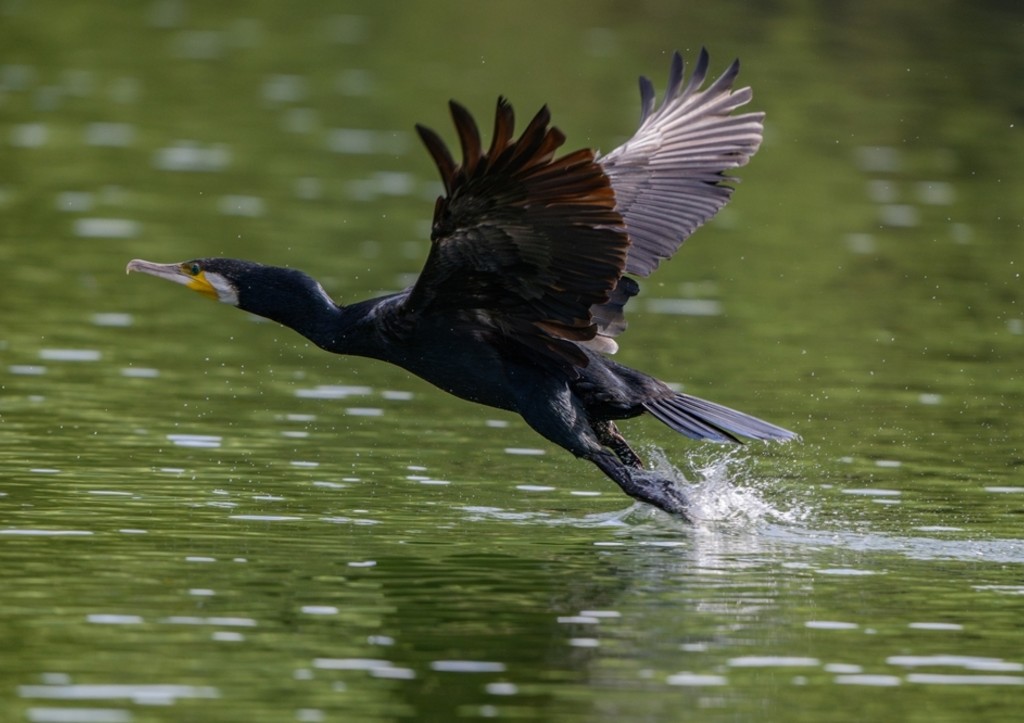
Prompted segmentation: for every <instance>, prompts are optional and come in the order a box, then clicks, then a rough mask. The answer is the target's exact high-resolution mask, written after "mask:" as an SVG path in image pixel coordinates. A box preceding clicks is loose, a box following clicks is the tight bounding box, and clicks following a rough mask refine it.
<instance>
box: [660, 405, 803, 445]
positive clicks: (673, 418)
mask: <svg viewBox="0 0 1024 723" xmlns="http://www.w3.org/2000/svg"><path fill="white" fill-rule="evenodd" d="M643 406H644V409H646V410H647V411H648V412H650V413H651V415H653V416H654V418H655V419H657V420H658V421H659V422H661V423H663V424H665V425H667V426H668V427H671V428H672V429H674V430H675V431H677V432H679V433H680V434H685V435H686V436H687V437H690V438H691V439H708V440H711V441H713V442H739V441H740V440H739V437H749V438H750V439H775V440H779V441H788V440H791V439H797V435H796V434H795V433H794V432H790V431H789V430H788V429H783V428H782V427H776V426H775V425H774V424H770V423H769V422H766V421H764V420H763V419H758V418H757V417H752V416H750V415H749V414H744V413H743V412H737V411H736V410H735V409H730V408H729V407H723V406H722V405H721V404H715V403H714V402H709V401H707V400H706V399H700V398H699V397H691V396H690V395H689V394H676V395H675V396H672V397H667V398H664V399H655V400H654V401H651V402H644V405H643Z"/></svg>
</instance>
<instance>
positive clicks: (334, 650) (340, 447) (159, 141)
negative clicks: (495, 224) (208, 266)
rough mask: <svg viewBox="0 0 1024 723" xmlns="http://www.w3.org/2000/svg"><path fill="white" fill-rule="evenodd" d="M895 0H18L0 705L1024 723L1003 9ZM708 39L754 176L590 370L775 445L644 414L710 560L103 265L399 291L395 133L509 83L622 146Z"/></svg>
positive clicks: (434, 407)
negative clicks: (739, 85) (762, 131)
mask: <svg viewBox="0 0 1024 723" xmlns="http://www.w3.org/2000/svg"><path fill="white" fill-rule="evenodd" d="M890 5H891V4H890V3H883V2H863V3H841V4H840V3H830V4H822V5H821V6H820V7H817V8H816V7H815V6H814V5H810V4H806V3H796V2H790V3H772V4H765V3H756V4H753V3H752V4H740V3H709V4H707V5H706V6H702V7H698V6H697V5H696V4H694V3H685V4H684V3H675V2H664V3H659V2H644V3H632V4H621V3H594V2H588V3H583V2H566V3H559V4H555V3H543V4H542V3H533V2H527V3H515V4H511V3H506V4H501V5H499V4H488V3H474V4H469V3H467V4H460V3H436V2H434V3H429V4H428V3H421V4H415V5H414V4H411V3H410V4H397V3H395V4H384V3H328V2H306V3H301V4H295V3H269V2H262V3H261V2H257V3H245V4H242V3H216V4H214V3H184V2H181V3H179V2H172V1H168V0H163V1H157V2H146V3H114V2H91V3H60V2H53V1H51V2H24V1H18V0H0V269H2V271H0V282H2V291H0V568H2V570H3V573H2V574H3V577H2V581H3V582H2V585H0V719H2V720H4V721H7V720H11V721H33V722H43V723H56V722H64V723H67V722H68V721H71V722H82V721H86V722H89V723H97V722H99V723H120V722H123V721H139V722H144V721H350V720H352V721H355V720H358V721H389V720H438V721H447V720H453V719H476V718H497V719H507V720H558V721H641V720H642V721H676V720H680V721H682V720H685V721H797V722H803V721H807V722H808V723H810V722H812V721H878V720H899V721H929V722H943V723H944V722H947V721H948V722H950V723H952V722H954V721H963V720H979V721H980V720H984V721H1004V720H1015V719H1017V718H1018V717H1019V715H1020V713H1019V711H1020V710H1021V706H1022V705H1024V652H1022V651H1024V626H1022V624H1021V620H1022V619H1024V535H1022V533H1021V527H1022V522H1024V478H1022V472H1021V470H1022V464H1024V453H1022V443H1021V439H1022V436H1021V429H1024V412H1022V408H1024V382H1022V378H1021V375H1022V363H1024V354H1022V352H1024V308H1022V300H1024V294H1022V280H1021V271H1022V266H1024V253H1022V248H1024V247H1022V241H1024V235H1022V228H1021V225H1022V222H1024V202H1022V200H1021V199H1022V198H1024V174H1022V172H1021V170H1020V167H1021V161H1022V159H1024V153H1022V151H1024V143H1022V141H1021V118H1022V116H1024V86H1022V85H1021V83H1020V78H1021V77H1024V60H1022V58H1024V56H1022V55H1021V53H1020V38H1021V35H1020V32H1021V27H1022V26H1024V15H1022V14H1021V12H1020V11H1019V10H1018V9H1016V7H1015V6H1013V5H1011V4H1007V3H996V2H989V3H973V4H971V7H968V6H967V4H966V3H941V2H940V3H935V2H927V3H926V2H910V3H902V4H900V8H899V9H896V8H892V7H890ZM701 45H707V46H708V48H709V50H710V52H711V55H712V66H713V69H714V70H716V71H717V70H721V69H723V68H724V67H725V66H726V64H727V63H728V61H729V60H731V59H732V58H733V57H734V56H740V57H741V58H742V60H743V63H744V66H743V71H742V75H741V78H742V79H743V80H744V81H745V82H747V83H749V84H751V85H752V86H753V87H754V91H755V103H754V104H755V106H756V107H757V108H760V109H763V110H765V111H767V113H768V121H767V124H768V125H767V132H766V139H765V143H764V146H763V148H762V150H761V151H760V153H759V154H758V155H757V157H756V158H755V159H754V161H753V163H752V164H751V166H750V167H749V168H747V169H744V170H743V172H742V174H741V175H742V178H743V183H742V184H741V186H740V187H739V189H738V191H737V193H736V196H735V198H734V201H733V203H732V204H731V205H730V206H729V207H728V208H727V209H726V211H725V212H724V213H723V214H721V216H720V217H719V218H718V219H717V220H716V221H715V222H714V223H712V224H711V225H709V226H708V227H706V228H704V229H703V230H701V231H700V232H699V233H698V234H697V235H696V236H695V237H694V238H693V239H692V240H691V241H689V242H688V243H687V244H686V246H685V247H684V249H683V250H682V252H681V253H680V255H679V257H678V258H677V259H676V260H674V261H673V262H672V263H670V264H666V265H664V267H663V268H662V269H660V270H659V271H658V273H657V274H656V275H655V276H653V277H652V278H651V279H650V280H648V281H647V282H645V283H644V285H643V291H642V295H641V296H640V297H639V298H637V299H635V300H634V301H633V302H631V304H630V306H631V309H630V319H631V327H630V330H629V332H628V333H627V334H626V335H624V336H623V337H621V342H622V350H621V352H620V354H619V358H620V359H621V360H622V361H624V362H625V363H627V364H630V365H634V366H638V367H640V368H643V369H644V370H646V371H648V372H651V373H653V374H655V375H657V376H659V377H661V378H663V379H665V380H666V381H671V382H676V383H680V384H683V385H685V388H686V389H687V390H688V391H692V392H693V393H695V394H699V395H701V396H706V397H708V398H711V399H714V400H716V401H719V402H722V403H725V404H729V405H732V406H737V407H739V408H741V409H743V410H745V411H749V412H751V413H754V414H757V415H759V416H763V417H765V418H767V419H770V420H771V421H773V422H776V423H778V424H781V425H783V426H786V427H789V428H792V429H794V430H796V431H797V432H799V433H800V434H801V435H802V437H803V441H802V442H801V443H799V444H792V445H788V446H781V447H780V446H774V447H766V446H762V445H756V444H755V445H749V446H747V447H744V448H741V449H725V448H722V447H716V446H712V445H699V444H694V443H691V442H689V441H687V440H684V439H681V438H678V437H676V436H674V435H673V434H672V433H671V432H669V431H668V430H666V429H664V428H662V427H661V426H660V425H658V424H657V423H655V422H654V421H650V420H635V421H632V422H629V423H627V424H625V425H624V429H625V431H626V433H627V435H628V436H629V437H630V438H631V439H632V440H634V441H635V442H636V443H637V444H638V446H639V447H641V448H642V449H643V450H644V452H645V454H647V455H648V456H649V458H651V460H652V463H654V464H657V465H659V466H660V467H661V468H662V469H663V470H666V471H668V470H669V469H670V468H675V469H676V470H677V472H678V474H679V475H680V477H681V478H685V480H686V482H685V483H686V484H688V485H690V486H691V489H692V493H693V495H694V497H695V499H696V504H697V508H696V509H697V511H698V513H699V514H700V516H701V517H702V518H703V519H702V521H700V522H698V523H697V524H696V525H694V526H692V527H691V526H686V525H683V524H681V523H679V522H677V521H674V520H671V519H669V518H667V517H665V516H663V515H661V514H657V513H654V512H653V511H651V510H649V509H645V508H640V507H631V506H630V504H629V500H628V499H627V498H625V497H624V496H622V495H621V493H620V492H619V491H618V490H617V489H616V488H614V486H613V485H612V484H611V483H610V482H609V481H607V480H606V479H604V478H603V476H602V475H601V474H600V473H599V472H598V471H597V470H595V469H593V468H591V467H590V466H589V465H587V464H585V463H582V462H577V461H576V460H573V459H572V458H571V457H570V456H568V455H567V454H565V453H564V452H562V451H561V450H558V449H556V448H553V447H551V446H550V445H548V444H547V443H546V442H544V440H542V439H540V438H538V437H537V436H536V435H534V434H533V433H532V432H531V431H530V430H529V429H527V428H526V426H525V425H524V424H523V423H522V422H521V421H520V420H518V418H515V417H513V416H510V415H507V414H505V413H502V412H498V411H495V410H488V409H485V408H482V407H474V406H472V405H469V404H467V403H464V402H461V401H459V400H456V399H453V398H449V397H446V396H444V395H443V394H441V393H440V392H437V391H436V390H434V389H432V388H430V387H428V386H426V385H425V384H423V383H422V382H420V381H419V380H417V379H414V378H411V377H409V376H408V375H407V374H405V373H404V372H402V371H400V370H398V369H394V368H390V367H387V366H385V365H382V364H377V363H373V362H370V361H367V360H360V359H347V358H340V357H331V356H330V355H327V354H324V353H322V352H320V351H319V350H317V349H314V348H311V347H310V346H309V345H308V344H306V343H305V342H304V341H303V340H302V339H301V338H299V337H298V336H296V335H295V334H293V333H292V332H290V331H288V330H285V329H281V328H279V327H277V326H276V325H274V324H270V323H253V320H252V319H250V318H248V317H247V316H246V315H244V314H242V313H240V312H238V311H236V310H233V309H230V308H227V307H224V306H219V305H214V304H211V303H209V302H207V301H205V300H203V299H202V298H200V297H198V296H196V295H194V294H190V293H188V292H186V291H185V290H184V289H182V288H181V287H177V286H172V285H171V284H166V283H163V282H160V281H158V280H156V279H152V278H148V277H141V276H135V275H133V276H132V277H125V275H124V273H123V269H124V265H125V263H126V262H127V261H128V260H129V259H131V258H134V257H142V258H149V259H153V260H156V261H177V260H182V259H186V258H191V257H196V256H209V255H230V256H240V257H246V258H251V259H255V260H261V261H264V262H267V263H274V264H283V265H290V266H294V267H298V268H303V269H305V270H307V271H309V272H311V273H313V274H314V275H316V276H317V277H318V278H319V279H320V280H321V281H322V282H323V283H324V285H325V287H326V288H327V289H328V290H329V291H330V293H331V294H332V295H334V296H335V297H336V298H338V299H339V300H342V301H351V300H354V299H359V298H363V297H365V296H368V295H372V294H376V293H380V292H382V291H386V290H393V289H397V288H400V287H401V286H403V285H405V284H407V283H408V282H409V280H410V278H412V275H414V274H415V273H416V272H417V271H418V269H419V266H420V264H421V262H422V259H423V257H424V255H425V252H426V241H425V239H426V236H427V232H428V228H429V226H428V224H429V219H430V211H431V209H432V203H433V198H434V196H435V195H436V194H437V192H438V185H437V182H436V178H435V171H434V169H433V168H432V165H431V163H430V160H429V158H428V156H427V154H426V153H425V152H424V151H422V149H420V148H419V146H418V143H417V142H416V140H415V137H414V135H413V133H412V132H411V129H412V126H413V124H414V123H415V122H424V123H427V124H428V125H431V126H433V127H435V128H437V129H438V130H440V131H442V132H443V133H444V135H445V136H446V137H448V138H451V133H450V130H449V129H450V125H449V121H448V119H447V117H446V101H447V99H448V98H450V97H457V98H458V99H460V100H461V101H462V102H463V103H465V104H467V105H468V106H469V107H470V108H471V109H473V110H474V111H475V112H476V113H477V114H478V116H479V117H481V118H482V119H483V118H486V116H487V115H488V114H489V112H490V109H491V108H492V105H493V103H494V99H495V97H496V96H497V95H498V94H499V93H502V94H505V95H507V96H508V97H509V98H510V99H511V100H512V102H513V103H514V104H515V105H516V107H517V109H518V110H519V114H520V116H521V117H523V116H527V115H529V114H530V113H531V112H532V111H533V110H534V109H535V108H536V107H538V106H540V105H541V104H543V103H549V104H550V106H551V108H552V112H553V115H554V118H555V121H556V123H557V124H558V125H559V126H560V127H561V128H562V129H563V130H564V131H565V132H566V133H567V135H568V136H569V139H570V140H569V143H568V146H569V147H574V146H584V145H587V146H597V147H600V148H603V149H605V150H608V149H610V148H612V147H614V145H615V144H616V143H618V142H619V141H621V140H622V139H623V138H624V137H626V136H627V135H628V134H629V133H631V132H632V130H633V128H634V124H635V122H636V118H637V114H638V101H637V98H636V90H635V76H636V75H637V74H639V73H645V74H648V75H650V76H651V77H652V78H653V79H654V80H655V82H656V84H657V85H658V86H659V87H663V85H664V78H665V73H666V71H667V63H668V60H667V57H668V55H667V54H668V53H669V52H670V51H671V50H673V49H676V48H679V49H680V50H683V51H684V52H685V53H686V54H687V56H688V57H693V55H694V54H695V53H696V51H697V49H698V48H699V47H700V46H701ZM481 125H483V126H484V127H486V126H487V125H489V124H488V122H487V121H486V120H482V121H481Z"/></svg>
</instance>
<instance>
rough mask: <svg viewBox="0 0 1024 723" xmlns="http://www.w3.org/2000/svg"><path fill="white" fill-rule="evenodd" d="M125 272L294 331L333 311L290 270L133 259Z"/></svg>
mask: <svg viewBox="0 0 1024 723" xmlns="http://www.w3.org/2000/svg"><path fill="white" fill-rule="evenodd" d="M126 271H127V272H129V273H130V272H132V271H138V272H140V273H143V274H149V275H151V276H156V277H158V278H161V279H167V280H168V281H173V282H175V283H177V284H183V285H184V286H187V287H188V288H190V289H192V290H193V291H198V292H199V293H200V294H202V295H203V296H206V297H208V298H211V299H214V300H216V301H220V302H223V303H225V304H231V305H232V306H237V307H238V308H239V309H243V310H245V311H248V312H250V313H253V314H257V315H259V316H264V317H267V318H268V319H273V320H275V321H279V322H281V323H283V324H285V325H287V326H291V327H293V328H299V326H300V325H301V323H302V319H303V317H309V316H311V315H314V314H315V313H316V312H317V310H318V309H319V310H323V309H337V306H336V304H335V303H334V301H333V300H332V299H331V297H330V296H328V294H327V292H326V291H324V289H323V287H322V286H321V285H320V284H319V283H318V282H317V281H316V280H315V279H313V278H311V277H310V276H307V275H306V274H304V273H302V272H301V271H297V270H296V269H286V268H282V267H279V266H266V265H264V264H258V263H255V262H253V261H242V260H240V259H226V258H206V259H192V260H191V261H183V262H181V263H177V264H155V263H153V262H151V261H143V260H142V259H134V260H133V261H130V262H129V263H128V267H127V269H126Z"/></svg>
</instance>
